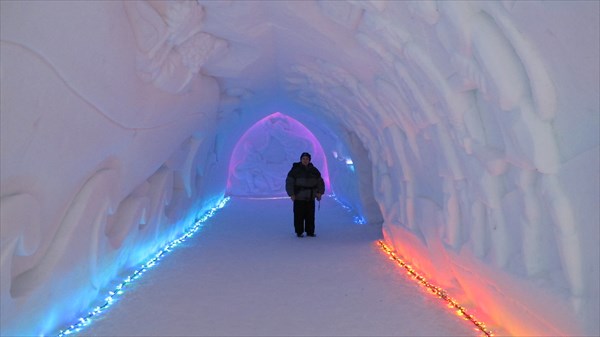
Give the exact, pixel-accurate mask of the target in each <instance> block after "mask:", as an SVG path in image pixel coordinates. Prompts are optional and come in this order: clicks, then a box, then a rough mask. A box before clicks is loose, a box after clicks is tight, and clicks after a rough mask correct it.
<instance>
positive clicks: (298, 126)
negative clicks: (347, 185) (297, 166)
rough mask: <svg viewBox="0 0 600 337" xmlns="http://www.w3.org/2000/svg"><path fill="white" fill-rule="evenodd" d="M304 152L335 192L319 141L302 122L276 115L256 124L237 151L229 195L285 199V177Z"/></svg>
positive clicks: (326, 183) (279, 114) (233, 154)
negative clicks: (309, 156)
mask: <svg viewBox="0 0 600 337" xmlns="http://www.w3.org/2000/svg"><path fill="white" fill-rule="evenodd" d="M302 152H310V153H311V155H312V163H313V164H314V165H315V166H316V167H317V168H318V169H319V170H320V171H321V175H322V176H323V180H325V188H326V190H327V191H329V192H330V191H331V188H330V182H329V170H328V168H327V159H326V157H325V153H324V152H323V148H322V147H321V144H320V143H319V141H318V140H317V138H316V137H315V136H314V135H313V133H312V132H310V130H308V129H307V128H306V127H305V126H304V125H302V123H300V122H298V121H297V120H295V119H293V118H292V117H289V116H286V115H284V114H282V113H280V112H275V113H273V114H271V115H269V116H267V117H265V118H263V119H261V120H260V121H258V122H256V123H255V124H254V125H252V126H251V127H250V128H249V129H248V130H246V132H245V133H244V134H243V135H242V137H241V138H240V139H239V140H238V142H237V143H236V144H235V147H234V148H233V153H232V154H231V158H230V159H229V172H228V176H227V191H226V193H227V195H235V196H247V197H282V196H286V195H287V194H286V193H285V178H286V175H287V173H288V171H289V170H290V168H291V167H292V163H293V162H297V161H300V154H301V153H302Z"/></svg>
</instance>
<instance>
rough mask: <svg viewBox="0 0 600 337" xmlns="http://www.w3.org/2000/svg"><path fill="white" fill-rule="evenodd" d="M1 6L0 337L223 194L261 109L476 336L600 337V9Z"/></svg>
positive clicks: (541, 5) (343, 4)
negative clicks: (305, 147) (450, 297)
mask: <svg viewBox="0 0 600 337" xmlns="http://www.w3.org/2000/svg"><path fill="white" fill-rule="evenodd" d="M0 11H1V18H0V22H1V32H0V33H1V58H0V60H1V69H0V70H1V73H0V74H1V102H0V104H1V123H0V124H1V142H0V146H1V151H2V152H1V170H0V174H1V181H0V182H1V199H0V206H1V227H0V228H1V247H0V281H1V282H0V296H1V312H0V317H1V333H2V335H48V334H55V333H56V332H57V331H58V329H60V328H64V327H65V325H66V324H70V323H73V321H74V320H75V319H76V318H77V317H80V316H81V315H82V314H85V313H87V312H88V310H90V308H91V306H92V305H95V304H96V303H97V302H96V300H97V297H98V296H100V295H104V294H105V293H106V292H105V290H106V289H108V288H109V287H110V286H111V285H114V282H115V280H119V277H120V276H121V275H125V274H126V272H127V271H128V270H130V269H131V268H132V267H133V266H135V265H137V264H139V263H140V262H142V261H145V260H146V259H147V257H148V254H150V253H152V252H154V251H155V250H156V249H157V248H158V247H161V245H163V244H164V243H165V242H167V241H169V240H170V239H172V238H174V237H176V236H177V235H178V234H179V233H181V231H182V230H184V229H185V228H186V226H188V225H189V224H190V223H191V222H193V220H194V219H195V218H196V217H197V216H198V215H199V214H202V213H203V212H204V211H206V210H207V209H209V208H211V207H212V206H214V205H215V203H216V202H218V201H219V200H220V199H221V198H222V197H223V196H224V194H225V191H226V188H227V187H226V186H227V179H228V173H229V172H228V169H229V163H230V159H232V158H231V155H232V153H233V150H234V148H235V145H236V143H237V141H238V140H239V139H240V137H242V136H243V135H244V133H245V132H246V131H247V130H248V129H249V128H251V127H252V126H253V125H255V124H256V123H257V122H259V121H260V120H262V119H263V118H265V117H266V116H269V115H271V114H273V113H275V112H280V113H282V114H284V115H286V116H288V117H290V118H293V119H294V120H296V121H298V122H300V123H301V124H302V125H304V126H305V127H306V128H307V129H308V130H310V131H311V132H312V134H314V136H315V137H316V139H318V141H319V142H320V145H321V146H322V148H323V151H324V153H325V156H326V160H327V162H328V165H329V175H330V179H331V189H332V191H329V192H334V193H336V195H337V196H338V197H339V198H340V199H342V200H345V202H346V203H348V204H350V205H352V207H354V208H355V210H357V212H359V213H360V214H361V215H363V216H364V217H365V218H366V220H367V222H369V223H372V224H373V225H377V224H378V223H383V224H382V231H383V233H384V237H385V240H386V241H387V242H388V243H389V244H391V245H392V246H393V247H394V248H395V249H396V250H397V251H398V252H399V253H400V254H402V255H403V256H404V257H405V258H406V259H407V260H408V261H409V262H410V263H412V264H413V265H415V267H416V268H417V269H419V270H421V271H422V272H423V273H424V274H425V275H426V276H427V277H428V278H429V279H430V280H433V282H435V283H436V284H439V285H441V286H443V287H445V288H446V289H448V290H449V291H450V292H451V293H452V294H456V296H457V297H458V298H459V299H460V300H461V302H462V303H463V304H464V305H466V306H467V307H471V308H475V309H476V310H478V311H479V312H482V313H484V314H485V317H486V322H487V323H488V325H489V326H490V327H491V328H492V329H493V327H495V326H496V327H502V329H504V330H505V331H507V332H509V333H511V334H514V335H519V336H525V335H598V334H599V330H600V329H599V326H598V324H599V323H598V320H597V317H598V315H599V302H600V300H599V289H598V287H599V281H600V278H599V264H600V263H599V260H600V257H599V256H600V252H599V236H600V234H599V227H600V226H599V212H598V204H599V191H598V189H599V183H600V182H599V177H598V175H599V134H600V132H599V115H600V113H599V106H600V104H599V98H598V93H599V92H600V88H599V82H600V80H599V54H600V52H599V46H598V41H599V40H600V37H599V30H600V28H599V23H598V22H599V19H598V18H599V2H597V1H584V2H578V1H564V2H563V1H539V2H533V1H526V2H519V1H500V2H491V1H485V2H466V1H461V2H452V1H440V2H435V1H418V2H408V1H406V2H405V1H402V2H385V1H334V2H313V1H303V2H279V1H272V2H251V1H240V2H237V1H218V2H216V1H215V2H212V1H211V2H202V1H200V2H195V1H187V2H178V1H171V2H160V1H148V2H136V1H125V2H119V1H84V2H72V1H64V2H62V1H61V2H59V1H39V2H38V1H1V2H0ZM265 149H268V150H264V151H267V152H265V153H263V154H264V155H267V156H272V157H276V156H275V155H276V154H278V155H280V156H279V157H278V158H280V160H279V164H281V163H283V160H284V159H283V158H286V157H285V156H281V150H277V149H276V147H273V146H272V147H268V146H267V147H265ZM233 159H235V158H233ZM285 160H286V161H287V160H289V159H287V158H286V159H285ZM294 160H297V159H295V158H294ZM350 162H352V163H353V164H352V165H349V164H348V163H350ZM289 165H291V163H288V162H286V163H285V165H284V166H286V170H287V167H289ZM357 310H360V309H357Z"/></svg>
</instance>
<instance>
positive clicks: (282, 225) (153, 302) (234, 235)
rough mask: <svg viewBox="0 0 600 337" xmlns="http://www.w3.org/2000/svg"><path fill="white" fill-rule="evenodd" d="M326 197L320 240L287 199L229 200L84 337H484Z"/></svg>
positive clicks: (377, 232) (369, 228)
mask: <svg viewBox="0 0 600 337" xmlns="http://www.w3.org/2000/svg"><path fill="white" fill-rule="evenodd" d="M352 216H353V214H352V213H351V212H349V211H348V210H346V209H344V208H342V207H341V206H340V205H339V204H338V203H337V202H336V201H335V200H334V199H333V198H328V197H325V198H323V200H322V202H321V209H320V210H317V211H316V229H317V237H315V238H310V237H304V238H297V237H296V235H295V233H294V228H293V221H292V202H291V200H289V199H287V198H286V199H275V200H257V199H254V200H253V199H242V198H232V199H231V200H230V201H229V202H228V204H227V205H226V206H225V208H223V209H221V210H220V211H218V212H217V213H216V214H215V216H213V217H212V218H211V219H209V220H208V221H207V222H206V223H205V225H204V226H203V228H202V229H201V231H199V232H197V233H196V235H195V236H194V237H192V238H191V239H188V241H186V242H185V243H184V244H182V245H181V246H178V248H177V249H176V250H174V251H173V252H172V253H170V254H169V255H168V256H167V257H164V258H163V259H161V261H160V263H159V264H158V265H156V266H155V267H153V268H152V269H150V270H149V271H148V272H146V273H145V274H144V276H143V277H142V278H140V279H138V280H137V281H136V283H135V284H134V285H132V286H131V289H129V290H127V291H126V292H125V294H124V295H123V297H121V299H120V300H119V301H118V302H116V303H115V304H114V305H113V306H112V307H111V308H110V309H109V310H108V311H107V312H106V313H105V314H103V315H102V316H100V318H99V319H97V320H96V321H95V322H93V323H92V324H91V325H90V326H89V327H88V328H85V329H84V330H82V331H81V332H80V333H78V334H77V335H79V336H479V335H481V334H478V333H477V332H476V331H474V330H475V326H474V325H472V323H470V322H467V321H465V320H463V319H461V318H459V317H458V316H457V315H455V314H454V312H453V310H450V309H449V308H447V307H446V305H445V303H444V302H443V301H441V300H439V299H438V298H437V297H433V296H431V295H430V294H428V293H427V292H426V291H425V290H423V288H422V287H420V286H418V285H416V284H415V283H414V282H413V281H411V280H410V279H409V278H408V277H407V276H406V275H405V272H404V269H401V268H399V267H398V266H397V265H396V263H395V262H393V261H391V260H390V259H389V258H388V257H387V255H386V254H385V253H384V252H383V251H382V250H381V249H380V248H379V246H378V245H377V244H376V242H377V240H378V239H381V228H380V226H377V225H357V224H355V223H353V221H352Z"/></svg>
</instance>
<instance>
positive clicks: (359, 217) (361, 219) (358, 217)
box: [329, 193, 367, 225]
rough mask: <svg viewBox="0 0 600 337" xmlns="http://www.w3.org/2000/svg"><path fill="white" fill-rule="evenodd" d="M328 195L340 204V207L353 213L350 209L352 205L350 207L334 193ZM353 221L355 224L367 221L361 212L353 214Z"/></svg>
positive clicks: (362, 223)
mask: <svg viewBox="0 0 600 337" xmlns="http://www.w3.org/2000/svg"><path fill="white" fill-rule="evenodd" d="M329 196H330V197H331V198H333V199H334V200H335V201H336V202H337V203H338V204H340V205H341V206H342V208H343V209H345V210H346V211H347V212H348V213H353V212H354V209H352V207H350V206H349V205H348V204H347V203H345V202H343V201H342V200H340V199H339V198H338V197H337V196H336V195H335V193H331V194H330V195H329ZM353 221H354V223H355V224H357V225H364V224H366V223H367V220H366V219H365V218H364V217H363V216H362V214H356V215H354V217H353Z"/></svg>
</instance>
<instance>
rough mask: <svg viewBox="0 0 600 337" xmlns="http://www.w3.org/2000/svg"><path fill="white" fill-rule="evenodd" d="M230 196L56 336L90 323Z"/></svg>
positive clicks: (79, 328)
mask: <svg viewBox="0 0 600 337" xmlns="http://www.w3.org/2000/svg"><path fill="white" fill-rule="evenodd" d="M230 199H231V198H229V197H226V198H224V199H221V200H220V201H219V202H218V203H217V205H216V206H215V207H213V208H212V209H210V210H209V211H207V212H206V213H204V215H202V216H201V217H200V218H199V219H198V220H196V222H195V223H194V224H193V225H192V226H190V228H189V229H188V230H187V231H186V232H185V233H184V234H183V235H181V236H180V237H179V238H177V239H175V240H173V241H171V242H169V243H167V244H166V245H165V246H164V247H163V248H162V249H161V250H159V251H158V252H157V253H155V254H154V256H153V257H152V258H150V259H149V260H148V261H147V262H146V263H144V264H142V265H141V266H140V267H139V268H138V269H137V270H136V271H134V272H133V273H132V274H131V275H129V276H128V277H127V278H125V280H123V281H122V282H121V283H120V284H119V285H118V286H117V287H116V288H115V289H114V290H112V291H109V292H108V296H107V297H105V298H104V301H105V302H104V304H102V305H100V306H97V307H95V308H94V309H92V310H91V311H90V312H89V313H88V314H87V315H85V316H83V317H80V318H79V319H78V320H77V323H73V324H71V325H70V326H69V327H68V328H67V329H64V330H61V331H60V332H59V334H58V337H63V336H68V335H71V334H74V333H77V332H79V331H81V330H82V329H83V328H84V327H86V326H88V325H90V324H91V323H92V321H93V319H94V318H95V317H97V316H98V315H100V314H101V313H102V312H104V311H106V309H108V308H109V307H110V306H111V305H112V304H113V303H114V302H115V300H116V299H117V298H118V297H119V296H121V295H122V294H123V292H124V288H125V287H127V286H128V285H130V284H131V283H132V282H133V281H135V280H137V279H139V278H140V277H141V276H142V275H143V274H144V273H145V272H146V271H147V270H148V269H150V268H152V267H153V266H155V265H156V264H157V262H158V261H159V260H160V259H161V258H162V257H164V256H165V255H166V254H167V253H169V252H170V251H172V250H173V249H174V248H175V247H177V246H179V245H180V244H181V243H183V242H184V241H185V240H187V239H188V238H191V237H192V236H193V235H194V234H195V233H196V232H198V231H199V230H200V229H201V228H202V227H203V225H204V222H206V220H208V219H209V218H211V217H212V216H213V215H214V214H215V213H216V212H217V211H218V210H219V209H221V208H223V207H225V205H226V204H227V202H228V201H229V200H230Z"/></svg>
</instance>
